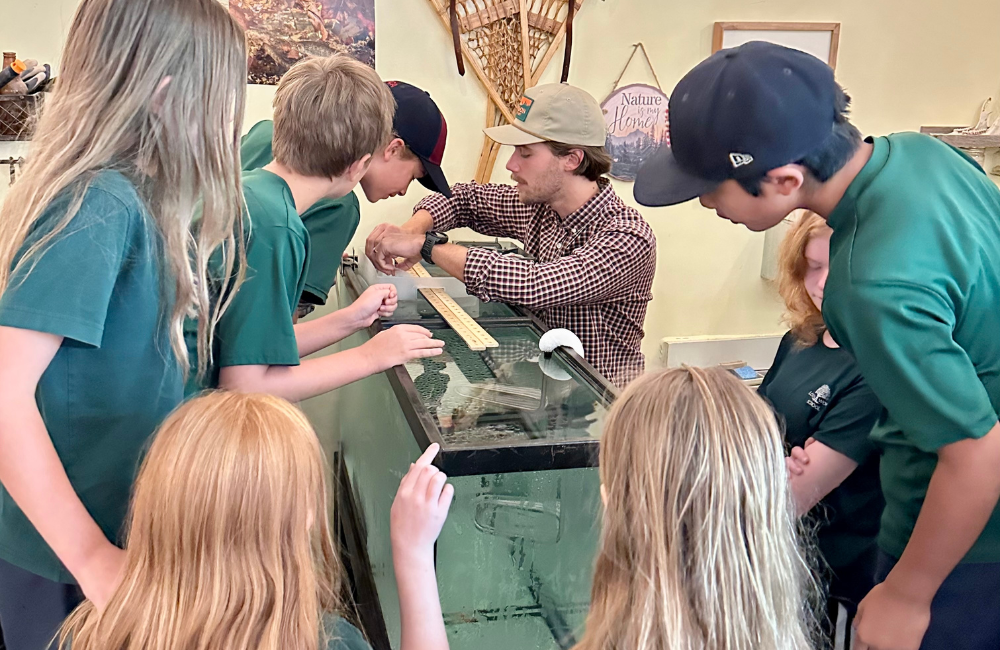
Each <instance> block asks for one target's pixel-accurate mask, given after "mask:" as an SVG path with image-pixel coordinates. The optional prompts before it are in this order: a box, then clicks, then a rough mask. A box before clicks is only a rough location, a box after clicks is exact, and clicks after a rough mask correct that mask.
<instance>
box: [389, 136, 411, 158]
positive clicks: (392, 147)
mask: <svg viewBox="0 0 1000 650" xmlns="http://www.w3.org/2000/svg"><path fill="white" fill-rule="evenodd" d="M404 151H406V143H405V142H403V140H402V138H393V139H392V140H390V141H389V144H388V145H387V146H386V148H385V152H384V153H385V161H386V162H389V160H390V159H392V158H399V157H400V156H401V155H402V154H403V152H404Z"/></svg>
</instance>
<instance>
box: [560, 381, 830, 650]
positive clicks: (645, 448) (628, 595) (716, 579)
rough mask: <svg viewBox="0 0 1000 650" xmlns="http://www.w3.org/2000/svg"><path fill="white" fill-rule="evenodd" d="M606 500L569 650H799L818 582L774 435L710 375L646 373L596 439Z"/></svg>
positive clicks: (770, 418)
mask: <svg viewBox="0 0 1000 650" xmlns="http://www.w3.org/2000/svg"><path fill="white" fill-rule="evenodd" d="M600 465H601V468H600V472H601V486H602V487H601V490H602V495H604V497H605V509H604V520H603V530H602V533H601V548H600V551H599V553H598V557H597V564H596V569H595V572H594V584H593V590H592V595H591V604H590V615H589V616H588V618H587V627H586V632H585V634H584V636H583V639H582V640H581V642H580V643H579V644H578V645H577V647H576V648H577V650H612V649H629V650H632V649H636V650H637V649H639V648H650V649H654V648H655V649H660V650H763V649H765V648H766V649H767V650H806V649H807V648H811V647H812V645H811V642H812V628H813V625H812V621H813V620H814V617H813V606H814V604H815V590H814V589H813V585H814V582H813V580H812V573H811V571H810V566H809V563H808V562H807V560H806V557H805V555H804V553H803V551H802V548H801V547H800V542H799V539H798V537H797V527H796V522H795V513H794V507H793V504H792V497H791V493H790V491H789V486H788V478H787V475H786V471H785V463H784V446H783V443H782V439H781V432H780V429H779V428H778V424H777V422H776V421H775V418H774V415H773V414H772V412H771V410H770V409H769V408H768V406H767V404H766V403H765V402H764V401H763V400H761V399H760V398H758V397H757V396H756V395H754V394H753V393H752V392H751V391H750V390H749V389H748V388H746V387H745V386H743V384H742V383H741V382H740V381H739V380H738V379H737V378H736V377H735V376H733V375H732V374H731V373H729V372H727V371H724V370H722V369H719V368H713V369H698V368H677V369H671V370H665V371H660V372H654V373H649V374H646V375H643V376H642V377H640V378H639V379H637V380H636V381H635V382H633V383H632V384H631V385H629V387H628V388H627V389H626V390H625V392H624V393H623V394H622V395H621V397H619V398H618V400H617V401H616V402H615V404H614V406H613V407H612V409H611V412H610V413H609V414H608V418H607V420H606V422H605V428H604V434H603V436H602V438H601V457H600Z"/></svg>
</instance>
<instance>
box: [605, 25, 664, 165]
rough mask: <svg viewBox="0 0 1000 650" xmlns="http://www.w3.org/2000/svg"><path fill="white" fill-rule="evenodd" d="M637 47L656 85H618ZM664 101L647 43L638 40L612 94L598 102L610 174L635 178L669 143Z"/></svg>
mask: <svg viewBox="0 0 1000 650" xmlns="http://www.w3.org/2000/svg"><path fill="white" fill-rule="evenodd" d="M639 51H641V52H642V55H643V56H644V57H645V58H646V64H647V65H648V66H649V71H650V72H651V73H652V75H653V79H654V80H656V85H655V86H650V85H647V84H631V85H628V86H622V87H621V88H619V87H618V84H619V82H621V80H622V77H624V76H625V71H626V70H628V66H629V64H630V63H632V59H633V58H635V53H636V52H639ZM667 103H668V98H667V94H666V93H665V92H663V86H661V85H660V78H659V77H657V76H656V70H654V69H653V62H652V61H651V60H650V58H649V54H648V53H647V52H646V46H645V45H643V44H642V43H641V42H640V43H636V44H634V45H633V46H632V54H630V55H629V57H628V60H627V61H626V62H625V67H624V68H622V71H621V74H619V75H618V78H617V79H615V83H614V84H613V85H612V86H611V94H610V95H608V97H607V99H605V100H604V102H603V103H602V104H601V108H602V109H603V110H604V123H605V125H607V127H608V137H607V140H606V144H605V146H606V148H607V150H608V153H609V154H611V160H612V163H611V172H610V174H609V176H611V177H612V178H617V179H618V180H620V181H634V180H635V175H636V172H638V171H639V167H640V166H641V165H642V163H643V161H645V160H647V159H648V158H649V157H650V156H652V155H653V152H655V151H656V150H657V149H659V148H660V147H662V146H667V147H669V146H670V120H669V115H668V109H667Z"/></svg>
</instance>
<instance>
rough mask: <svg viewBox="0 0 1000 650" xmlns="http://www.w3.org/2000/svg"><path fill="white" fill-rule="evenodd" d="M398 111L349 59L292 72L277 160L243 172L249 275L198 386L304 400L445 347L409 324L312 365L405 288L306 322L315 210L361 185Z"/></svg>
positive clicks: (282, 95)
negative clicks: (300, 308) (302, 312)
mask: <svg viewBox="0 0 1000 650" xmlns="http://www.w3.org/2000/svg"><path fill="white" fill-rule="evenodd" d="M394 108H395V105H394V101H393V99H392V95H391V93H390V92H389V89H388V87H387V86H386V85H385V84H383V83H382V81H381V80H380V79H379V78H378V75H377V74H375V71H374V70H372V69H371V68H369V67H368V66H366V65H364V64H362V63H359V62H358V61H355V60H353V59H351V58H350V57H347V56H334V57H329V58H325V59H310V60H307V61H304V62H302V63H300V64H298V65H296V66H294V67H293V68H292V69H291V70H289V72H288V73H287V74H286V75H285V76H284V77H283V78H282V80H281V83H279V84H278V88H277V91H276V93H275V98H274V109H275V110H274V118H275V119H274V135H273V155H274V159H273V160H272V161H271V162H269V163H268V164H266V165H265V166H264V167H263V168H260V169H254V170H251V171H248V172H244V174H243V191H244V196H245V199H246V211H247V225H246V232H247V233H248V241H247V246H246V279H245V281H244V282H243V284H242V285H241V286H240V288H239V290H238V291H237V292H236V293H235V294H234V295H233V297H232V299H231V301H230V303H229V306H228V308H227V309H226V311H225V313H224V314H223V315H222V317H221V318H220V320H219V323H218V325H217V326H216V332H215V342H214V349H213V359H212V364H211V366H210V367H209V369H208V371H207V372H206V374H205V375H204V376H203V377H200V378H199V377H197V376H195V375H194V373H192V375H193V381H190V382H189V385H188V392H189V393H190V392H193V391H194V390H198V389H202V388H224V389H231V390H242V391H247V392H263V393H270V394H273V395H278V396H280V397H284V398H285V399H288V400H292V401H298V400H302V399H306V398H308V397H313V396H315V395H319V394H321V393H324V392H327V391H330V390H333V389H334V388H338V387H339V386H343V385H345V384H347V383H350V382H352V381H355V380H357V379H360V378H362V377H366V376H368V375H370V374H373V373H376V372H380V371H382V370H385V369H387V368H391V367H392V366H394V365H397V364H400V363H404V362H406V361H409V360H410V359H413V358H418V357H425V356H433V355H435V354H440V351H441V347H442V346H443V342H441V341H437V340H434V339H432V338H431V333H430V332H429V331H428V330H426V329H424V328H422V327H417V326H402V325H401V326H397V327H393V328H391V329H389V330H386V331H384V332H380V333H379V334H378V335H376V336H375V337H373V338H372V339H371V340H370V341H368V342H367V343H365V344H364V345H361V346H359V347H358V348H354V349H351V350H346V351H343V352H339V353H337V354H333V355H329V356H324V357H321V358H317V359H309V360H305V361H300V359H301V358H302V357H305V356H307V355H310V354H312V353H313V352H317V351H319V350H321V349H323V348H326V347H328V346H330V345H332V344H334V343H336V342H338V341H340V340H342V339H344V338H346V337H347V336H349V335H351V334H353V333H354V332H356V331H357V330H359V329H361V328H363V327H367V326H368V325H370V324H371V323H372V322H374V320H375V319H376V318H378V317H379V316H385V315H389V314H391V313H392V311H393V310H394V309H395V305H396V293H395V289H394V287H392V285H375V286H372V287H370V288H369V289H368V290H366V291H365V292H364V293H363V294H362V295H361V296H360V297H359V298H358V300H356V301H355V302H354V303H353V304H351V305H350V306H348V307H345V308H343V309H340V310H338V311H336V312H333V313H331V314H327V315H326V316H323V317H321V318H317V319H314V320H311V321H309V322H305V323H296V319H295V312H296V307H297V305H298V304H299V301H300V299H301V296H302V294H303V291H304V290H305V289H306V286H307V278H308V273H309V269H310V261H311V257H312V254H313V251H314V250H315V247H314V245H313V243H312V242H311V238H310V233H309V230H308V227H307V224H308V222H309V220H310V219H311V218H313V216H315V215H316V214H317V213H316V212H312V213H310V210H311V209H312V208H313V207H314V206H316V205H317V203H318V202H320V201H327V202H329V201H331V200H334V199H339V198H341V197H343V196H345V195H347V194H348V193H350V192H351V190H352V189H353V188H354V186H355V185H356V184H357V183H358V181H359V180H360V179H361V177H362V176H363V175H364V174H365V172H366V171H367V170H368V168H369V165H370V163H371V158H372V154H373V153H374V152H376V151H379V150H380V149H381V148H382V147H383V146H384V144H385V143H386V142H387V141H389V140H390V139H391V135H392V115H393V110H394ZM337 257H338V259H339V255H338V256H337ZM327 288H328V287H327ZM189 334H190V333H189ZM189 340H190V337H189ZM190 347H191V346H190V345H189V348H190Z"/></svg>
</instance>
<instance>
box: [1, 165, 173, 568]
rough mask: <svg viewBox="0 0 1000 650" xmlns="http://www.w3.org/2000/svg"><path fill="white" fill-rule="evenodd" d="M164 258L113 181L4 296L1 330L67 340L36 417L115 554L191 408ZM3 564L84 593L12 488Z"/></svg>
mask: <svg viewBox="0 0 1000 650" xmlns="http://www.w3.org/2000/svg"><path fill="white" fill-rule="evenodd" d="M69 204H70V192H66V193H64V194H63V195H61V196H60V197H58V198H57V199H56V200H55V201H54V202H53V203H52V204H51V205H50V206H49V207H48V209H46V210H45V212H44V213H43V214H42V216H41V218H40V219H39V220H38V222H37V223H36V225H35V227H34V228H33V230H32V231H31V233H30V234H29V236H28V240H27V242H26V244H25V247H24V248H23V249H22V251H21V254H22V255H23V254H24V252H25V251H26V250H27V246H29V245H30V244H31V243H32V242H36V241H38V240H39V239H40V238H41V237H42V236H44V235H45V234H47V233H50V232H51V231H52V229H53V227H54V226H55V225H56V224H57V223H58V221H59V220H60V219H62V218H63V216H64V215H65V214H66V210H67V208H68V206H69ZM162 255H163V253H162V250H161V241H160V236H159V234H158V231H157V229H156V227H155V226H154V224H153V222H152V219H151V218H150V216H149V214H148V213H147V211H146V208H145V207H144V204H143V202H142V200H141V199H140V197H139V195H138V194H137V192H136V189H135V187H134V186H133V184H132V183H131V182H130V181H129V180H128V179H126V178H125V176H123V175H121V174H119V173H118V172H113V171H104V172H101V173H99V174H98V175H97V176H96V178H94V180H93V181H92V182H91V183H90V186H89V187H88V188H87V191H86V193H85V195H84V197H83V203H82V204H81V206H80V209H79V212H78V213H77V214H76V215H75V216H74V217H73V219H72V220H71V221H70V223H69V225H68V226H67V227H66V228H65V229H64V230H63V231H62V232H60V233H59V234H58V235H57V236H56V238H55V240H54V242H53V243H52V244H51V246H50V247H49V248H47V250H46V251H45V253H44V254H43V255H42V256H41V257H38V258H36V263H35V264H34V266H33V267H29V268H30V272H28V273H24V272H23V271H19V272H18V273H17V274H15V275H14V277H13V278H12V279H11V282H10V285H9V286H8V288H7V290H6V291H5V292H4V294H3V296H0V325H4V326H7V327H17V328H21V329H28V330H35V331H38V332H47V333H50V334H57V335H59V336H62V337H63V343H62V345H61V346H60V347H59V351H58V352H56V355H55V357H54V358H53V359H52V362H51V363H50V364H49V366H48V368H47V369H46V370H45V372H44V373H43V374H42V377H41V380H40V382H39V385H38V390H37V392H36V400H37V402H38V408H39V411H40V412H41V414H42V419H43V420H44V422H45V427H46V429H47V430H48V432H49V435H50V436H51V437H52V443H53V445H55V448H56V452H57V453H58V454H59V458H60V460H61V461H62V464H63V467H65V469H66V474H67V475H68V476H69V480H70V483H72V485H73V489H74V490H76V493H77V495H79V497H80V500H81V501H83V505H84V506H86V507H87V510H88V511H89V512H90V514H91V516H93V517H94V520H95V521H97V523H98V525H99V526H100V527H101V530H103V531H104V534H105V535H107V537H108V539H110V540H112V541H114V542H116V543H120V542H121V541H122V540H121V537H120V535H121V532H122V525H123V523H124V521H125V515H126V511H127V508H128V501H129V493H130V490H131V488H132V482H133V480H134V478H135V473H136V471H137V470H138V466H139V463H140V460H141V458H142V455H143V452H144V449H145V446H146V443H147V441H148V440H149V438H150V436H152V434H153V432H154V431H155V429H156V427H157V426H159V424H160V422H161V421H162V420H163V418H164V417H165V416H166V415H167V414H168V413H169V412H170V411H171V410H172V409H173V408H174V407H175V406H177V404H179V403H180V401H181V398H182V396H183V393H182V389H183V386H182V372H181V369H180V367H179V366H178V363H177V359H176V357H175V356H174V354H173V352H172V350H171V347H170V341H169V337H168V332H167V321H166V319H168V318H169V315H170V311H171V308H170V306H169V305H168V304H164V301H163V300H162V296H163V295H164V294H163V292H162V291H161V283H160V276H159V270H160V264H159V260H160V259H161V258H162ZM0 558H3V559H4V560H6V561H7V562H10V563H11V564H15V565H17V566H19V567H21V568H23V569H26V570H28V571H30V572H32V573H35V574H37V575H39V576H42V577H43V578H47V579H49V580H54V581H57V582H74V580H73V576H71V575H70V573H69V572H68V571H67V570H66V569H65V567H63V565H62V563H61V562H60V561H59V560H58V559H57V558H56V556H55V554H54V553H53V552H52V550H51V549H50V548H49V547H48V545H47V544H46V543H45V542H44V541H42V538H41V536H40V535H39V534H38V533H37V532H36V531H35V529H34V527H33V526H32V525H31V524H30V523H29V522H28V520H27V518H26V517H25V516H24V513H22V512H21V510H20V509H19V508H18V507H17V505H16V504H15V503H14V500H13V499H12V498H11V497H10V495H9V494H8V493H7V491H6V490H4V489H3V488H0Z"/></svg>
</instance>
